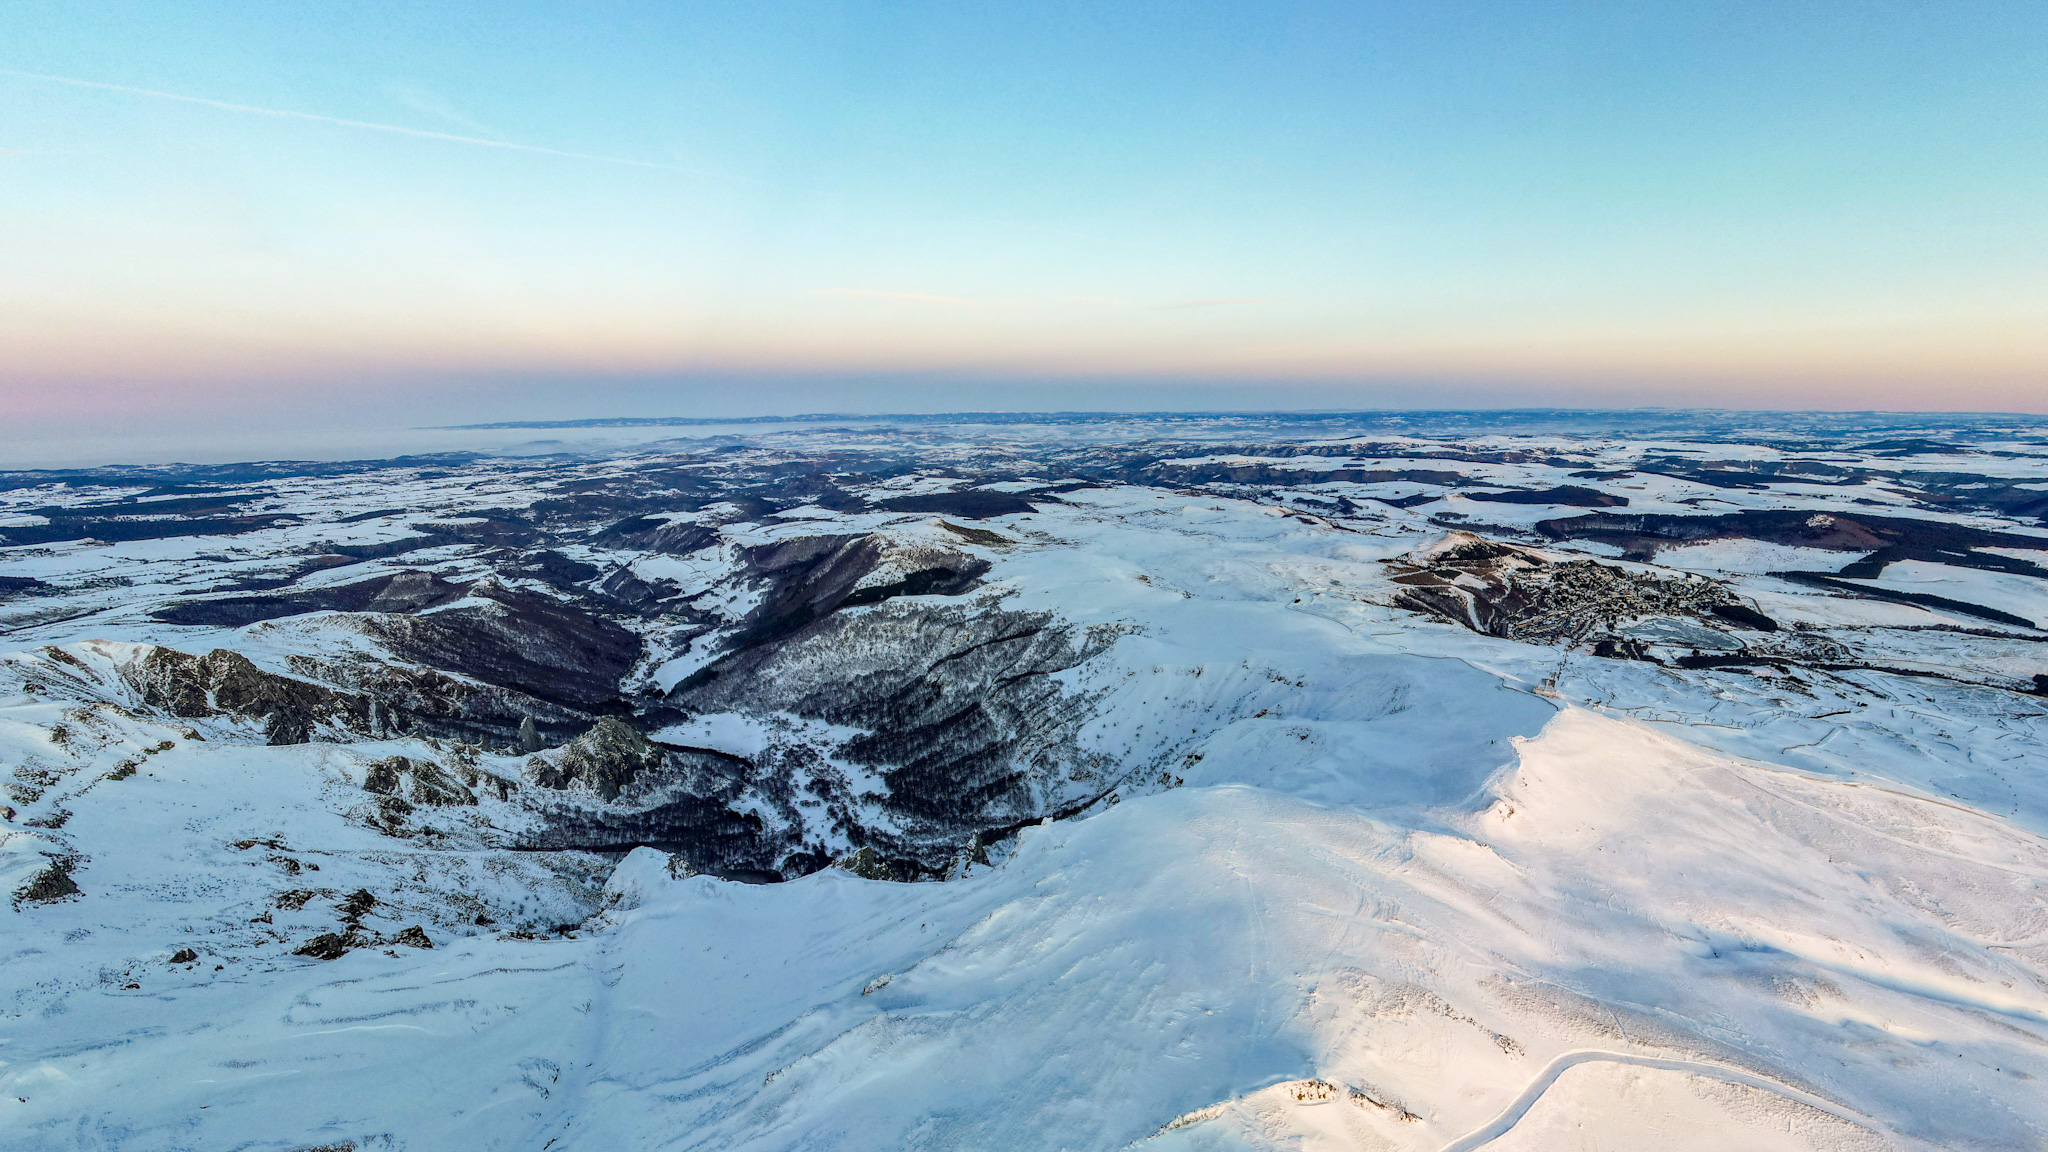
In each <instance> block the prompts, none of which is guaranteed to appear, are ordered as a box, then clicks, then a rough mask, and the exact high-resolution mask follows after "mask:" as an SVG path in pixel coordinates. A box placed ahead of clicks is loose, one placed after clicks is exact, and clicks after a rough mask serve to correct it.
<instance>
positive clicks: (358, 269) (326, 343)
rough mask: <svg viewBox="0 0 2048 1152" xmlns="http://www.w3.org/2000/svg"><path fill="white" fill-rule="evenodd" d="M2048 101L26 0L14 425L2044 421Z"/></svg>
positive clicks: (1776, 1) (1241, 7)
mask: <svg viewBox="0 0 2048 1152" xmlns="http://www.w3.org/2000/svg"><path fill="white" fill-rule="evenodd" d="M2044 66H2048V5H2044V4H2041V3H2040V2H2039V0H2026V2H2007V0H1972V2H1970V3H1965V4H1932V3H1927V2H1925V0H1920V2H1914V3H1898V2H1890V0H1866V2H1859V3H1855V4H1846V3H1842V2H1840V0H1830V2H1823V3H1811V2H1806V0H1770V2H1767V3H1715V2H1712V0H1684V2H1672V0H1632V2H1627V3H1620V2H1617V3H1602V2H1555V3H1537V4H1532V3H1527V2H1514V3H1484V2H1477V0H1413V2H1398V3H1390V2H1380V0H1353V2H1350V3H1331V4H1323V3H1289V2H1286V0H1262V2H1260V3H1242V2H1241V3H1234V4H1222V3H1209V2H1205V0H1185V2H1181V3H1172V4H1168V3H1150V4H1133V3H1118V2H1115V0H1087V2H1078V3H1071V2H1068V0H1041V2H1038V3H1032V4H1007V5H996V4H985V3H976V2H973V0H950V2H947V3H930V4H924V3H868V2H853V0H844V2H815V3H774V2H772V0H753V2H749V3H744V4H740V3H732V4H726V3H701V2H690V0H666V2H647V3H641V2H635V0H594V2H586V3H582V4H576V5H564V4H547V3H531V2H524V0H498V2H494V3H491V4H481V3H476V4H457V3H445V2H433V0H407V2H405V3H392V2H386V0H360V2H357V3H351V4H348V5H318V4H314V5H297V4H292V5H283V4H277V3H275V2H274V0H266V2H261V3H257V2H251V3H206V2H197V3H195V2H192V0H180V2H178V3H171V2H169V0H114V2H104V3H101V2H81V0H61V2H48V0H4V2H0V402H4V403H5V404H6V405H7V407H8V409H9V410H10V411H11V412H12V413H13V420H12V421H11V423H12V426H13V427H14V429H15V432H14V433H13V434H12V435H13V436H14V437H15V438H16V439H17V440H18V439H19V438H20V437H22V436H26V435H38V436H40V435H58V434H70V433H79V432H95V433H96V432H104V431H106V430H107V429H110V428H116V427H134V428H138V429H141V430H143V431H144V432H149V431H151V430H158V429H166V428H170V427H202V426H203V427H206V428H212V429H219V428H236V429H246V430H250V431H260V430H262V429H265V428H276V427H283V426H286V425H293V424H298V425H306V424H324V423H339V424H346V423H349V422H358V423H360V422H362V421H370V420H381V421H390V420H413V421H415V422H458V421H463V420H467V419H471V418H473V419H475V420H477V421H482V420H496V419H533V418H555V417H564V418H566V417H589V416H608V415H688V416H730V415H750V414H761V413H789V412H810V411H849V412H889V411H946V410H958V409H963V408H1012V409H1030V408H1086V409H1146V408H1170V407H1182V408H1187V407H1195V408H1264V407H1293V408H1300V407H1319V408H1330V407H1336V408H1343V407H1388V406H1392V407H1444V406H1452V405H1517V406H1521V405H1546V404H1594V405H1641V404H1667V405H1714V406H1725V407H1775V408H1850V409H1866V408H1889V409H1930V410H1932V409H1950V410H1952V409H1991V410H2007V411H2048V134H2044V133H2043V132H2042V130H2041V126H2042V125H2043V124H2044V123H2048V68H2044ZM5 442H6V436H5V435H0V452H4V450H5V448H4V445H5Z"/></svg>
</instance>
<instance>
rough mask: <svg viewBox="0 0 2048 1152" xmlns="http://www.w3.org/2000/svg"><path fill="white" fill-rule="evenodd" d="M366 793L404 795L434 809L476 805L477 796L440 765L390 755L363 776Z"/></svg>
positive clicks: (372, 766)
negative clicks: (455, 805) (457, 805)
mask: <svg viewBox="0 0 2048 1152" xmlns="http://www.w3.org/2000/svg"><path fill="white" fill-rule="evenodd" d="M472 771H473V770H472ZM408 784H409V785H410V786H409V787H408ZM363 790H364V791H366V792H375V793H377V794H378V795H381V796H397V795H400V794H401V793H402V794H403V795H404V796H405V798H406V799H407V800H409V801H411V802H412V803H414V804H424V805H428V806H432V807H445V806H447V805H451V804H463V805H473V804H475V803H476V793H474V792H471V791H470V790H469V789H468V788H466V787H464V786H463V785H462V784H461V783H459V782H457V781H456V780H455V778H454V777H452V776H450V775H449V774H448V773H447V772H444V771H442V769H441V767H440V765H438V764H434V763H431V762H429V761H425V760H415V759H412V758H411V757H408V756H387V757H385V758H384V759H382V760H379V761H377V762H376V763H375V764H372V765H370V767H369V769H368V771H366V772H364V774H363Z"/></svg>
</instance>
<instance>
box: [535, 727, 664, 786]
mask: <svg viewBox="0 0 2048 1152" xmlns="http://www.w3.org/2000/svg"><path fill="white" fill-rule="evenodd" d="M664 755H665V754H664V752H663V751H662V749H661V748H660V747H658V746H657V745H655V744H653V743H652V742H650V741H649V740H648V739H647V737H645V736H642V735H641V734H640V733H639V732H637V731H635V730H634V729H633V727H632V726H631V725H628V724H626V723H625V722H623V721H620V720H615V719H612V718H610V717H606V718H605V719H603V720H600V721H598V722H597V723H596V724H595V725H593V726H592V727H591V729H590V731H588V732H585V733H584V734H583V735H581V736H578V737H577V738H576V739H574V740H571V741H570V742H569V743H567V744H565V745H563V746H562V747H560V748H558V749H556V750H554V751H553V752H548V753H544V754H541V755H536V756H531V757H529V758H528V759H527V761H526V772H527V775H528V776H529V777H530V778H531V779H532V780H533V782H534V783H536V784H538V785H540V786H541V787H543V788H554V789H562V788H567V787H570V786H571V785H574V784H581V785H583V786H584V787H586V788H588V789H589V790H591V791H592V792H595V793H597V794H598V795H599V796H601V797H603V798H604V799H606V800H615V799H617V798H618V795H619V791H620V790H621V789H623V788H624V787H626V785H628V784H631V783H632V782H633V781H634V780H635V779H636V778H638V777H639V775H640V774H641V773H642V772H646V771H649V770H650V769H653V768H656V767H658V766H659V765H660V764H661V763H662V760H663V757H664Z"/></svg>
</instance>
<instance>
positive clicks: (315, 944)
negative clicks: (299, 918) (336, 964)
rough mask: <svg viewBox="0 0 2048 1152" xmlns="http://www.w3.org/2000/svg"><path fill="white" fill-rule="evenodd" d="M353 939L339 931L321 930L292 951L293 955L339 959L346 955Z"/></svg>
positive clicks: (353, 945) (353, 944)
mask: <svg viewBox="0 0 2048 1152" xmlns="http://www.w3.org/2000/svg"><path fill="white" fill-rule="evenodd" d="M353 947H355V941H354V940H353V939H351V938H350V937H349V936H348V935H347V934H345V933H341V932H322V933H321V934H320V935H318V936H315V937H313V938H312V939H311V940H308V941H306V942H305V943H304V944H301V945H299V946H298V947H297V948H296V949H294V950H293V951H292V955H294V956H310V957H312V958H313V959H315V960H339V959H341V958H342V957H343V956H346V955H348V951H349V949H350V948H353Z"/></svg>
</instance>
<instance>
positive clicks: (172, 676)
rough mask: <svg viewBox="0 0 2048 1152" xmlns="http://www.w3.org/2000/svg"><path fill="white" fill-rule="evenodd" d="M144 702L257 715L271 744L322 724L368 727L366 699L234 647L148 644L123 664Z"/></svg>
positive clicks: (304, 735) (199, 713)
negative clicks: (187, 648)
mask: <svg viewBox="0 0 2048 1152" xmlns="http://www.w3.org/2000/svg"><path fill="white" fill-rule="evenodd" d="M127 672H128V676H129V679H130V682H131V684H132V685H133V686H134V688H135V689H136V691H137V692H138V693H140V694H141V697H142V701H143V703H144V704H146V705H148V706H150V707H152V708H159V709H162V710H163V711H165V712H168V713H170V714H171V715H173V716H177V717H181V718H183V719H187V720H197V719H202V718H205V717H209V716H218V715H222V714H226V715H229V716H232V717H235V718H236V719H240V720H252V721H259V722H261V723H262V724H263V726H264V733H265V735H266V736H268V738H269V742H270V743H272V744H304V743H305V742H306V741H307V740H309V739H311V738H312V736H313V734H314V732H315V731H316V730H317V729H320V728H322V727H327V728H334V729H340V730H343V731H346V732H351V733H366V732H368V731H369V730H370V727H371V722H370V714H371V705H370V701H369V700H368V699H367V698H365V697H361V696H355V695H350V694H347V693H342V692H337V691H335V690H334V689H332V688H327V687H323V686H322V685H319V684H309V683H307V682H305V681H303V680H293V679H291V678H289V677H285V676H278V675H276V674H274V673H270V672H265V671H263V670H262V669H260V668H258V667H256V665H255V664H253V663H251V662H250V660H249V658H248V657H246V656H244V655H242V654H241V653H239V652H231V651H229V650H227V649H225V648H216V649H214V650H213V651H211V652H208V653H207V654H206V655H204V656H192V655H188V654H186V653H184V652H179V651H176V650H174V649H170V648H153V649H151V650H150V651H149V653H148V655H146V656H144V657H143V658H142V659H141V660H140V661H139V662H137V663H136V664H134V665H132V666H130V668H129V669H127Z"/></svg>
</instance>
